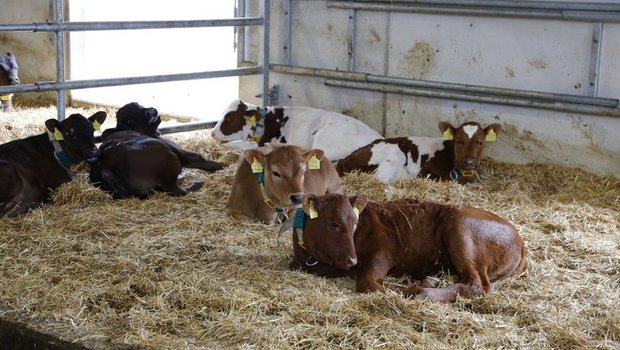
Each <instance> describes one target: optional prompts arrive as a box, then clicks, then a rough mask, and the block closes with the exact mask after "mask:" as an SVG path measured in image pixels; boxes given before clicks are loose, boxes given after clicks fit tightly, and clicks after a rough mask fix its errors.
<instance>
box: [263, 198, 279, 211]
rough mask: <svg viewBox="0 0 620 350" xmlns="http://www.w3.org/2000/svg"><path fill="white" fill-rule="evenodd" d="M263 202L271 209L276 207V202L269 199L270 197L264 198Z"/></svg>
mask: <svg viewBox="0 0 620 350" xmlns="http://www.w3.org/2000/svg"><path fill="white" fill-rule="evenodd" d="M263 202H265V204H267V206H268V207H269V208H271V209H275V208H276V204H275V203H274V202H273V201H272V200H271V199H270V198H265V200H263Z"/></svg>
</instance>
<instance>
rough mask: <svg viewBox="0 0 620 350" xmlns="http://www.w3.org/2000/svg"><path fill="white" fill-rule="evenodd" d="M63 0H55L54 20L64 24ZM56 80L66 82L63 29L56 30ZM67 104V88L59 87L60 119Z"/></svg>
mask: <svg viewBox="0 0 620 350" xmlns="http://www.w3.org/2000/svg"><path fill="white" fill-rule="evenodd" d="M63 1H64V0H54V22H55V23H56V24H62V22H63V21H64V15H63V10H64V9H63ZM56 82H58V83H61V84H62V83H64V82H65V32H64V31H61V30H57V31H56ZM65 104H66V101H65V90H64V89H58V91H57V93H56V109H57V112H58V120H59V121H63V120H64V119H65Z"/></svg>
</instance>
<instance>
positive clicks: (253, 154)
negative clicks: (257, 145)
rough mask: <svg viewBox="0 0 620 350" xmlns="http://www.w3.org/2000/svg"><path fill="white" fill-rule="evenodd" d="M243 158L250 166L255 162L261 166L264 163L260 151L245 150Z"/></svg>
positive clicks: (263, 157) (263, 156)
mask: <svg viewBox="0 0 620 350" xmlns="http://www.w3.org/2000/svg"><path fill="white" fill-rule="evenodd" d="M243 157H245V160H246V161H247V162H248V163H250V164H252V163H254V161H255V160H256V161H258V162H259V163H261V164H262V163H264V162H265V155H264V154H263V152H261V150H260V149H247V150H245V152H243Z"/></svg>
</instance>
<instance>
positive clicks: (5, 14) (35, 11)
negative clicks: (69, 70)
mask: <svg viewBox="0 0 620 350" xmlns="http://www.w3.org/2000/svg"><path fill="white" fill-rule="evenodd" d="M51 4H52V2H51V1H41V0H2V5H1V10H0V23H3V24H18V23H19V24H22V23H35V22H46V21H51V20H52V18H51V14H52V7H51ZM55 45H56V44H55V39H54V34H53V33H46V32H38V33H32V32H0V52H1V53H2V54H5V53H6V52H7V51H11V52H13V53H14V54H15V55H16V56H17V64H18V65H19V68H20V70H19V77H20V80H21V82H22V84H32V83H34V82H40V81H53V80H56V46H55ZM55 96H56V95H55V93H51V92H50V93H38V94H35V93H25V94H16V95H15V97H14V99H13V101H14V103H15V104H21V103H27V104H28V105H32V104H35V105H47V104H49V103H50V102H55V101H56V100H55V98H56V97H55Z"/></svg>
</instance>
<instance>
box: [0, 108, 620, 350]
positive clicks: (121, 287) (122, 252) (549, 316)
mask: <svg viewBox="0 0 620 350" xmlns="http://www.w3.org/2000/svg"><path fill="white" fill-rule="evenodd" d="M93 111H94V110H88V111H86V112H84V114H85V115H87V116H89V115H90V114H92V112H93ZM69 112H70V113H71V112H72V111H69ZM109 115H111V116H113V115H114V112H113V111H112V112H110V111H109ZM54 116H55V112H54V109H52V108H43V109H32V110H31V109H23V110H20V111H17V112H14V113H10V114H4V115H0V117H1V118H2V119H3V122H2V126H0V141H1V142H6V141H8V140H11V139H14V138H18V137H23V136H26V135H32V134H35V133H39V132H42V124H43V121H44V120H45V119H47V118H53V117H54ZM114 123H115V122H114V120H113V118H111V120H108V121H106V123H105V124H104V127H106V125H107V127H110V126H111V125H114ZM170 138H172V139H174V140H176V141H177V142H178V143H179V144H181V145H183V146H184V147H185V148H188V149H191V150H194V151H198V152H201V153H203V154H206V155H208V156H209V157H210V158H212V159H215V160H219V161H224V162H226V163H228V164H231V165H232V166H231V167H229V168H227V169H225V170H224V171H221V172H219V173H215V174H206V173H203V172H200V171H193V170H186V171H184V172H183V174H182V177H183V179H182V181H184V182H189V181H192V180H204V181H205V187H204V188H203V189H201V190H200V191H198V192H195V193H191V194H190V195H188V196H186V197H183V198H172V197H169V196H166V195H163V194H155V195H154V196H152V197H151V198H149V199H147V200H142V201H140V200H122V201H114V200H112V199H111V198H110V197H109V196H108V195H107V194H105V193H103V192H101V191H100V190H98V189H96V188H94V187H92V186H91V185H90V184H89V183H88V178H87V175H86V168H85V167H84V166H82V167H78V168H77V169H76V170H77V171H78V176H77V178H76V179H75V181H74V182H72V183H68V184H65V185H63V186H62V187H60V188H59V189H58V190H57V191H55V192H54V194H53V200H52V202H51V203H49V204H46V205H43V206H42V207H41V208H39V209H36V210H32V211H31V212H29V213H28V214H26V215H23V216H21V217H19V218H12V219H6V218H5V219H0V274H1V275H0V276H1V279H0V281H1V282H0V317H1V318H4V319H9V320H17V321H20V322H23V323H25V324H28V325H29V326H31V327H33V328H35V329H37V330H41V331H43V332H46V333H50V334H53V335H55V336H58V337H61V338H63V339H65V340H70V341H75V342H79V343H81V344H84V345H86V346H87V347H89V348H95V349H121V348H153V349H182V348H186V349H198V348H243V349H248V348H307V349H322V348H341V349H360V348H371V347H372V348H385V349H411V348H426V349H450V348H462V349H465V348H467V349H486V348H488V349H498V348H511V349H512V348H535V349H545V348H547V349H551V348H554V349H569V348H570V349H576V348H588V349H593V348H600V349H618V348H620V311H619V310H620V267H619V266H620V249H619V243H620V236H619V234H618V233H619V231H620V215H619V212H620V180H618V179H614V178H608V177H599V176H594V175H591V174H589V173H586V172H584V171H580V170H575V169H568V168H562V167H554V166H547V165H510V164H507V163H501V162H495V161H491V160H486V161H485V163H484V166H483V167H484V168H483V173H484V179H483V181H482V182H480V183H476V184H473V185H466V186H461V185H458V184H454V183H438V182H434V181H428V180H424V179H417V180H414V181H402V182H396V183H394V184H392V185H387V186H386V185H382V184H380V183H379V182H377V181H376V180H375V179H374V178H373V177H372V176H370V175H367V174H352V175H349V176H347V177H345V178H344V179H343V182H344V188H345V190H346V192H347V193H349V194H353V193H357V192H364V193H367V194H368V195H369V196H370V197H371V198H372V199H374V200H391V199H396V198H399V197H417V198H420V199H434V200H443V201H449V202H455V203H461V202H464V203H470V204H473V205H475V206H477V207H480V208H484V209H487V210H491V211H493V212H495V213H497V214H499V215H500V216H502V217H504V218H506V219H508V220H509V221H511V222H512V223H513V224H514V225H515V226H516V227H517V228H518V230H519V232H520V234H521V235H522V236H523V238H524V240H525V242H526V245H527V247H528V250H529V266H528V269H527V271H526V272H525V273H524V274H522V275H521V276H518V277H516V278H510V279H506V280H502V281H499V282H497V283H495V284H494V290H493V291H492V292H491V293H490V294H488V295H486V296H484V297H481V298H475V299H459V300H458V301H457V302H456V303H453V304H432V303H427V302H422V301H416V300H409V299H406V298H403V297H402V296H401V295H399V294H398V292H397V287H398V286H401V285H407V284H409V283H411V281H409V280H408V279H407V278H400V279H397V278H387V279H386V281H385V284H386V286H387V287H388V289H389V290H388V292H387V293H373V294H356V293H355V283H354V281H353V280H351V279H348V278H337V279H324V278H320V277H315V276H311V275H308V274H305V273H302V272H298V271H289V270H288V256H289V254H290V252H291V246H290V245H291V238H290V236H289V235H288V234H287V235H286V236H284V235H283V236H282V237H281V238H280V241H279V242H278V241H277V240H276V231H277V227H276V226H268V225H264V224H260V223H253V222H241V221H237V220H234V219H232V218H229V217H227V216H226V214H225V212H224V205H225V202H226V199H227V197H228V194H229V191H230V184H231V181H232V178H233V175H234V163H235V160H236V159H237V157H238V155H239V152H238V151H236V150H231V149H228V148H226V147H224V146H222V145H219V144H217V143H216V142H215V141H214V140H212V139H211V138H210V137H209V136H208V132H207V131H199V132H192V133H184V134H177V135H173V136H170ZM441 278H442V283H451V281H452V278H451V276H448V275H443V276H441Z"/></svg>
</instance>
